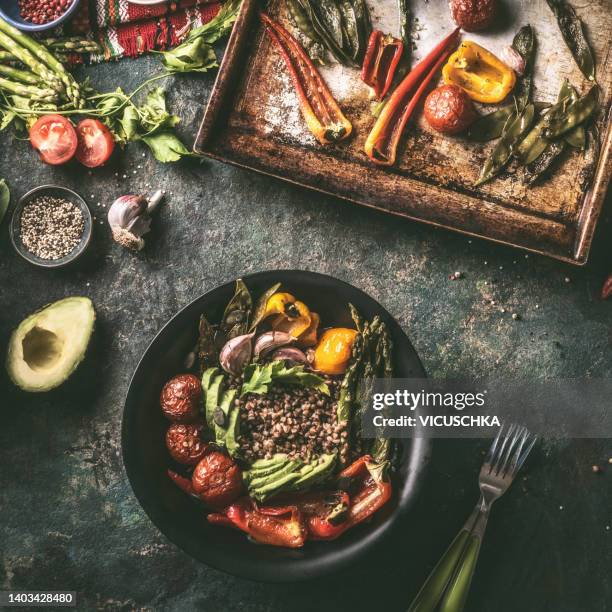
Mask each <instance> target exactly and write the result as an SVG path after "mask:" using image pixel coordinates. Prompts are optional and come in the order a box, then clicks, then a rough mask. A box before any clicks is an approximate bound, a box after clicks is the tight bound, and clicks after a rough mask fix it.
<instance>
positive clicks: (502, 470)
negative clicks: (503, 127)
mask: <svg viewBox="0 0 612 612" xmlns="http://www.w3.org/2000/svg"><path fill="white" fill-rule="evenodd" d="M536 440H537V437H536V436H534V435H533V434H531V433H530V432H529V431H528V430H527V429H526V428H525V427H522V426H519V425H515V424H508V425H506V424H504V423H502V426H501V427H500V429H499V432H498V433H497V436H496V437H495V440H494V441H493V444H492V445H491V448H490V449H489V452H488V454H487V456H486V458H485V461H484V463H483V464H482V468H481V469H480V475H479V477H478V486H479V488H480V500H479V501H478V503H477V504H476V507H475V508H474V511H473V512H472V514H471V515H470V518H469V519H468V520H467V521H466V523H465V525H464V526H463V527H462V528H461V531H459V533H458V534H457V535H456V536H455V539H454V540H453V541H452V543H451V545H450V546H449V547H448V549H447V551H446V552H445V553H444V556H443V557H442V558H441V559H440V561H438V564H437V565H436V567H435V568H434V569H433V571H432V572H431V574H430V575H429V577H428V578H427V580H426V581H425V584H424V585H423V586H422V587H421V590H420V591H419V592H418V594H417V596H416V598H415V599H414V601H413V602H412V604H411V605H410V608H409V609H408V612H434V610H435V611H437V612H461V610H463V608H464V606H465V602H466V600H467V596H468V592H469V589H470V584H471V582H472V576H473V575H474V569H475V568H476V562H477V561H478V554H479V552H480V546H481V544H482V538H483V537H484V532H485V528H486V526H487V521H488V520H489V513H490V511H491V506H492V505H493V502H495V501H496V500H497V499H499V498H500V497H501V496H502V495H503V494H504V493H505V492H506V491H507V490H508V487H509V486H510V485H511V484H512V481H513V480H514V477H515V476H516V474H517V472H518V471H519V470H520V469H521V466H522V465H523V463H525V459H527V455H529V452H530V451H531V449H532V448H533V445H534V444H535V442H536Z"/></svg>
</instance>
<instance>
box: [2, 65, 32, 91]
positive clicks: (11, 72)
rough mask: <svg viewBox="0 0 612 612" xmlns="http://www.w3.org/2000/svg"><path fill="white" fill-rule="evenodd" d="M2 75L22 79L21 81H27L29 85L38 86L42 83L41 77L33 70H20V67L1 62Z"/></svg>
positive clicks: (17, 79)
mask: <svg viewBox="0 0 612 612" xmlns="http://www.w3.org/2000/svg"><path fill="white" fill-rule="evenodd" d="M0 75H4V76H7V77H9V78H11V79H14V80H15V81H20V82H21V83H25V84H27V85H37V86H38V85H40V84H41V82H40V78H39V77H37V76H36V75H35V74H34V73H33V72H29V71H28V70H19V68H14V67H13V66H6V65H5V64H0Z"/></svg>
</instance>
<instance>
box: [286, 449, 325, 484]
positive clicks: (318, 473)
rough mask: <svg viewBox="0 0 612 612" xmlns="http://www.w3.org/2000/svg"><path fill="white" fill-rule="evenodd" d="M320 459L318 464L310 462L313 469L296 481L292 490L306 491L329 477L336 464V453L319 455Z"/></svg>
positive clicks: (315, 460) (316, 461)
mask: <svg viewBox="0 0 612 612" xmlns="http://www.w3.org/2000/svg"><path fill="white" fill-rule="evenodd" d="M320 459H322V461H321V462H320V463H319V462H318V460H317V459H313V461H311V462H310V465H312V468H313V469H312V470H311V471H309V472H307V473H306V474H304V475H303V476H301V477H300V478H299V479H298V480H296V481H295V482H294V483H293V486H292V488H293V489H306V488H308V487H311V486H312V485H314V484H316V483H318V482H320V481H321V480H323V479H324V478H326V477H327V476H329V474H330V473H331V471H332V470H333V469H334V464H335V463H336V453H331V454H330V455H321V457H320Z"/></svg>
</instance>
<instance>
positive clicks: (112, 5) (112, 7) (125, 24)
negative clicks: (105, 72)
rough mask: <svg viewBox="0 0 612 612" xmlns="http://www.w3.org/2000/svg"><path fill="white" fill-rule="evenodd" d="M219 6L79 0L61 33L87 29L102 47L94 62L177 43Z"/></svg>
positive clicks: (198, 1) (189, 1)
mask: <svg viewBox="0 0 612 612" xmlns="http://www.w3.org/2000/svg"><path fill="white" fill-rule="evenodd" d="M220 6H221V5H220V3H219V2H217V1H215V0H179V1H178V2H162V3H160V4H154V5H148V6H144V5H140V4H132V3H130V2H128V1H127V0H81V5H80V6H79V9H78V10H77V12H76V14H75V17H73V19H72V20H71V23H70V24H69V25H68V26H67V27H66V28H64V30H63V33H64V34H67V35H68V34H72V35H74V34H87V33H90V34H91V37H92V38H94V39H95V40H97V41H98V42H99V43H100V44H101V45H102V48H103V50H104V52H103V53H102V54H101V55H96V56H92V57H91V58H90V59H91V61H94V62H96V61H108V60H111V59H118V58H120V57H123V56H128V57H136V56H137V55H141V54H142V53H147V52H148V51H152V50H154V49H155V50H164V49H167V48H169V47H173V46H175V45H177V44H178V43H179V42H180V41H181V40H182V39H183V37H184V36H185V34H186V33H187V32H188V31H189V30H190V29H191V28H192V27H198V26H200V25H202V24H204V23H207V22H209V21H210V20H211V19H212V18H213V17H214V16H215V15H216V14H217V13H218V12H219V8H220ZM77 57H78V56H77ZM74 59H75V60H76V59H77V58H76V57H75V58H74Z"/></svg>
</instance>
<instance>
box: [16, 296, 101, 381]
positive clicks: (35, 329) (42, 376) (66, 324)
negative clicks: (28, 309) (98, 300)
mask: <svg viewBox="0 0 612 612" xmlns="http://www.w3.org/2000/svg"><path fill="white" fill-rule="evenodd" d="M95 321H96V312H95V310H94V306H93V303H92V301H91V300H90V299H89V298H86V297H68V298H64V299H63V300H59V301H58V302H53V304H49V305H48V306H45V307H44V308H43V309H41V310H39V311H38V312H35V313H34V314H31V315H30V316H29V317H28V318H27V319H24V320H23V321H22V322H21V323H20V325H19V327H17V329H15V331H14V332H13V334H12V335H11V338H10V340H9V345H8V354H7V358H6V369H7V370H8V373H9V376H10V377H11V379H12V380H13V382H14V383H15V384H16V385H17V386H18V387H21V388H22V389H23V390H24V391H33V392H40V391H50V390H51V389H54V388H55V387H58V386H59V385H61V384H62V383H63V382H64V381H65V380H66V379H67V378H68V377H69V376H70V375H71V374H72V373H73V372H74V371H75V370H76V369H77V367H78V365H79V364H80V363H81V361H83V358H84V357H85V353H86V351H87V346H88V345H89V340H90V339H91V334H92V332H93V329H94V323H95Z"/></svg>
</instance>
